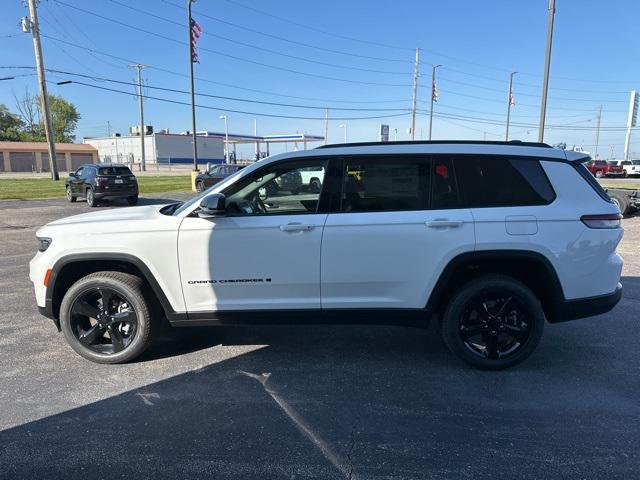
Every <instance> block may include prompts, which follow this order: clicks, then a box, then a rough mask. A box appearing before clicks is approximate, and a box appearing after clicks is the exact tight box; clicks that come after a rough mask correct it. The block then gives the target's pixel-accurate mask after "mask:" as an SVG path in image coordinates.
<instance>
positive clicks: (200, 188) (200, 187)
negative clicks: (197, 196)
mask: <svg viewBox="0 0 640 480" xmlns="http://www.w3.org/2000/svg"><path fill="white" fill-rule="evenodd" d="M203 190H204V183H203V182H196V192H198V193H200V192H202V191H203Z"/></svg>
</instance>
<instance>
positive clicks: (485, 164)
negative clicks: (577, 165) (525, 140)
mask: <svg viewBox="0 0 640 480" xmlns="http://www.w3.org/2000/svg"><path fill="white" fill-rule="evenodd" d="M455 172H456V175H457V177H458V184H459V187H460V189H461V193H462V195H461V196H462V200H463V202H464V204H465V206H467V207H471V208H483V207H515V206H527V205H548V204H550V203H551V202H553V201H554V200H555V198H556V194H555V191H554V190H553V187H552V186H551V183H550V182H549V179H548V178H547V175H546V174H545V172H544V170H543V168H542V166H541V165H540V162H539V161H538V160H537V159H534V158H518V157H497V156H475V155H468V156H459V157H456V158H455Z"/></svg>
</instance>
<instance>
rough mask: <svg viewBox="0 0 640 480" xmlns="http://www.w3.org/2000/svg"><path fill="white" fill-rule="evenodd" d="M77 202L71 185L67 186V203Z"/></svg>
mask: <svg viewBox="0 0 640 480" xmlns="http://www.w3.org/2000/svg"><path fill="white" fill-rule="evenodd" d="M75 201H76V197H75V195H73V193H71V187H70V186H69V185H67V202H71V203H73V202H75Z"/></svg>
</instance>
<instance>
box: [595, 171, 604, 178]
mask: <svg viewBox="0 0 640 480" xmlns="http://www.w3.org/2000/svg"><path fill="white" fill-rule="evenodd" d="M602 177H604V173H602V170H598V171H596V178H602Z"/></svg>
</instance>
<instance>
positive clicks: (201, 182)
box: [196, 165, 244, 192]
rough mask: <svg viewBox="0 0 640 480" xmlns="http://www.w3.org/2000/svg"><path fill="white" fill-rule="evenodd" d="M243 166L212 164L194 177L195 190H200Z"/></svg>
mask: <svg viewBox="0 0 640 480" xmlns="http://www.w3.org/2000/svg"><path fill="white" fill-rule="evenodd" d="M243 168H244V165H214V166H213V167H211V168H210V169H209V170H208V171H206V172H204V173H201V174H200V175H198V176H197V177H196V190H197V191H198V192H202V191H204V190H206V189H207V188H209V187H211V186H212V185H215V184H216V183H218V182H219V181H221V180H224V179H225V178H227V177H228V176H229V175H233V174H234V173H236V172H237V171H238V170H241V169H243Z"/></svg>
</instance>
